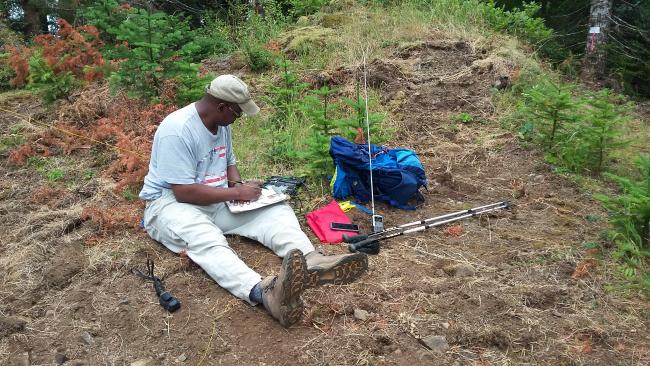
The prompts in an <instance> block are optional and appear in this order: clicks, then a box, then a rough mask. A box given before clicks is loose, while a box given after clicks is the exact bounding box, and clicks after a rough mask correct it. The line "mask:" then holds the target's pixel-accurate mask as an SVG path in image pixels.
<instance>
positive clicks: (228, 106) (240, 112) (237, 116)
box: [226, 104, 242, 118]
mask: <svg viewBox="0 0 650 366" xmlns="http://www.w3.org/2000/svg"><path fill="white" fill-rule="evenodd" d="M226 107H227V108H228V109H230V111H231V112H232V114H233V115H234V116H235V118H239V117H241V114H242V111H239V112H236V111H235V110H234V109H232V107H231V106H230V105H228V104H226Z"/></svg>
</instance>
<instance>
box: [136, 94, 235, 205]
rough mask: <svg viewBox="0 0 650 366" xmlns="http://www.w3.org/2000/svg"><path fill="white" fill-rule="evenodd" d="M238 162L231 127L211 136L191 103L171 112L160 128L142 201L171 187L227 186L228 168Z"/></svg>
mask: <svg viewBox="0 0 650 366" xmlns="http://www.w3.org/2000/svg"><path fill="white" fill-rule="evenodd" d="M235 163H236V159H235V154H234V152H233V150H232V130H231V128H230V126H227V127H221V126H220V127H219V129H218V131H217V133H216V134H212V133H211V132H210V131H208V129H207V128H206V127H205V125H204V124H203V122H202V121H201V118H200V117H199V113H198V112H197V110H196V106H195V104H194V103H192V104H190V105H188V106H186V107H184V108H181V109H179V110H177V111H174V112H172V113H171V114H170V115H168V116H167V117H166V118H165V119H164V120H163V121H162V123H161V124H160V126H158V129H157V130H156V134H155V135H154V139H153V147H152V149H151V160H150V162H149V172H148V173H147V176H146V177H144V186H143V187H142V191H140V198H141V199H143V200H147V201H148V200H154V199H157V198H159V197H160V195H161V193H162V190H163V189H170V188H171V185H172V184H194V183H198V184H206V185H209V186H213V187H227V186H228V176H227V168H228V167H229V166H231V165H234V164H235Z"/></svg>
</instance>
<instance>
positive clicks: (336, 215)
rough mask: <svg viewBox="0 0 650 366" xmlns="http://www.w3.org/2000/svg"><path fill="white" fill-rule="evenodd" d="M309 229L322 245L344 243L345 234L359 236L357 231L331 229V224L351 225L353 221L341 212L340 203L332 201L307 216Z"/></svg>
mask: <svg viewBox="0 0 650 366" xmlns="http://www.w3.org/2000/svg"><path fill="white" fill-rule="evenodd" d="M305 216H306V217H307V223H308V224H309V227H310V228H311V229H312V230H313V231H314V234H316V236H317V237H318V239H320V241H321V243H329V244H336V243H341V242H342V241H343V234H347V235H348V236H356V235H359V233H357V232H356V231H341V230H332V229H330V224H331V223H333V222H340V223H342V224H351V223H352V221H350V219H349V218H348V217H347V216H346V215H345V212H343V210H341V207H339V204H338V202H336V201H334V200H332V202H330V203H328V204H327V206H325V207H322V208H319V209H318V210H315V211H312V212H310V213H308V214H307V215H305Z"/></svg>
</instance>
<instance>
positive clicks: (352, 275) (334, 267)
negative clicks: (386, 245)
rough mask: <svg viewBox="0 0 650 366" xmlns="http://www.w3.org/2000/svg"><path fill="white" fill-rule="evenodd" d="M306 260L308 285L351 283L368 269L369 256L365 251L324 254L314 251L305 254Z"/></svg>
mask: <svg viewBox="0 0 650 366" xmlns="http://www.w3.org/2000/svg"><path fill="white" fill-rule="evenodd" d="M305 260H306V261H307V287H316V286H320V285H324V284H327V283H332V284H336V285H341V284H344V283H350V282H352V281H354V280H356V279H357V278H359V277H360V276H361V275H362V274H363V273H364V272H365V271H366V270H367V269H368V256H366V255H365V254H364V253H352V254H341V255H323V254H321V253H319V252H317V251H313V252H311V253H309V254H307V255H306V256H305Z"/></svg>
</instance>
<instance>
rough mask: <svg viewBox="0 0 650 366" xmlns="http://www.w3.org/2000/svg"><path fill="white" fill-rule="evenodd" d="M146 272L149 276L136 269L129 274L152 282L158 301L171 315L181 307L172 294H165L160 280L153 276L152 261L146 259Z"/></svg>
mask: <svg viewBox="0 0 650 366" xmlns="http://www.w3.org/2000/svg"><path fill="white" fill-rule="evenodd" d="M147 271H148V272H149V275H145V274H143V273H142V272H140V271H139V270H137V269H132V270H131V272H133V274H135V275H136V276H139V277H142V278H144V279H145V280H149V281H153V288H154V290H156V295H158V301H159V302H160V305H162V307H163V308H165V310H167V311H169V312H170V313H173V312H174V311H176V310H178V309H179V308H180V307H181V303H180V302H179V301H178V300H177V299H176V298H175V297H174V296H172V294H170V293H169V292H167V291H166V290H165V288H164V287H163V285H162V280H161V279H160V278H158V277H157V276H155V275H154V274H153V259H150V258H147Z"/></svg>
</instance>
